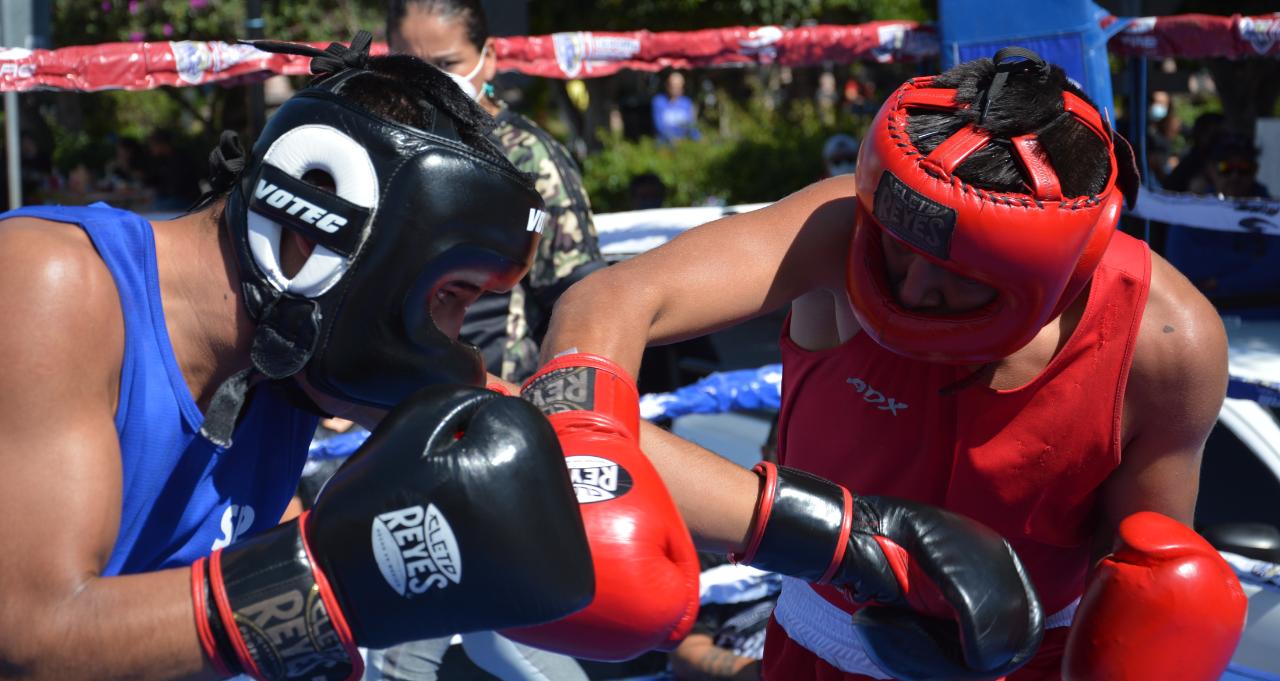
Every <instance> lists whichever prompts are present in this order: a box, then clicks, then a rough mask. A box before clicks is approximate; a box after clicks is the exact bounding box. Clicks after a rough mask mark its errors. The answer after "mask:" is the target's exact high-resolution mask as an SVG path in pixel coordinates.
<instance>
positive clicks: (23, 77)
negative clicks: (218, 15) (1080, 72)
mask: <svg viewBox="0 0 1280 681" xmlns="http://www.w3.org/2000/svg"><path fill="white" fill-rule="evenodd" d="M1117 22H1122V23H1123V26H1124V27H1123V29H1122V30H1119V31H1118V32H1117V33H1116V35H1115V36H1113V37H1112V38H1111V41H1110V42H1109V43H1108V47H1109V48H1110V50H1111V51H1112V52H1115V53H1116V54H1120V55H1123V56H1128V57H1148V58H1163V57H1226V58H1229V59H1242V58H1245V57H1258V56H1268V57H1276V56H1280V13H1276V14H1270V15H1260V16H1241V15H1238V14H1237V15H1232V16H1212V15H1207V14H1184V15H1176V16H1167V17H1136V18H1120V17H1113V16H1112V17H1106V18H1105V19H1103V20H1102V22H1101V23H1102V25H1103V26H1104V27H1107V28H1109V29H1114V28H1116V26H1115V24H1116V23H1117ZM494 42H495V51H496V53H497V56H498V68H499V70H502V71H515V72H519V73H524V74H526V75H531V76H538V77H543V78H560V79H565V78H596V77H600V76H607V75H611V74H614V73H617V72H618V71H621V70H624V69H631V70H640V71H658V70H661V69H664V68H682V69H687V68H706V67H727V66H745V65H751V64H778V65H782V66H819V65H822V64H829V63H841V64H847V63H851V62H854V61H875V62H880V63H891V62H902V61H916V60H920V59H924V58H928V57H933V56H936V55H937V54H938V36H937V33H936V31H935V30H934V28H933V27H932V26H929V25H922V24H918V23H917V22H913V21H873V22H868V23H865V24H853V25H842V26H836V25H819V26H800V27H793V28H789V27H783V26H754V27H746V26H737V27H729V28H716V29H705V30H699V31H661V32H650V31H630V32H600V31H577V32H568V33H555V34H551V35H540V36H514V37H505V38H495V39H494ZM323 46H324V45H323V44H317V47H323ZM386 50H387V47H386V44H385V43H378V44H375V45H374V49H373V53H374V54H384V53H385V52H386ZM309 63H310V60H309V59H308V58H305V57H298V56H294V55H276V54H268V53H264V52H261V51H259V50H256V49H254V48H252V47H249V46H247V45H240V44H234V43H225V42H213V41H173V42H140V43H104V44H101V45H85V46H74V47H62V48H58V49H54V50H27V49H20V48H3V49H0V92H26V91H30V90H37V89H52V90H67V91H80V92H89V91H95V90H108V89H125V90H149V89H152V88H155V87H159V86H164V85H168V86H174V87H184V86H190V85H207V84H210V83H224V84H235V83H237V82H239V81H240V80H241V79H244V78H246V77H248V78H253V79H258V78H261V77H262V75H263V74H264V73H268V74H284V75H303V74H306V73H307V72H308V65H309Z"/></svg>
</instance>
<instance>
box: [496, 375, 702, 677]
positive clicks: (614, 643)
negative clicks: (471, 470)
mask: <svg viewBox="0 0 1280 681" xmlns="http://www.w3.org/2000/svg"><path fill="white" fill-rule="evenodd" d="M522 395H523V397H525V399H528V400H529V401H531V402H533V403H534V404H535V405H537V406H538V407H539V408H540V409H542V411H543V413H544V414H547V418H548V419H549V420H550V421H551V425H552V426H553V427H554V428H555V430H556V434H557V435H559V437H560V446H561V448H562V449H563V450H564V455H565V463H566V464H567V465H568V467H569V473H570V478H571V480H572V481H573V487H574V491H575V492H576V493H577V495H578V504H579V507H580V509H581V510H582V521H583V525H584V526H585V527H586V529H587V539H588V542H589V544H590V546H591V557H592V560H593V562H594V563H595V574H596V596H595V600H593V601H592V602H591V605H590V606H588V607H587V609H586V610H582V611H580V612H577V613H575V614H573V615H570V616H569V617H566V618H564V619H561V620H557V621H555V622H552V623H550V624H544V625H540V626H536V627H527V628H523V629H515V630H507V631H504V632H503V634H504V635H506V636H508V637H510V638H512V639H514V640H517V641H520V642H522V643H526V644H529V645H532V646H536V647H538V648H544V649H547V650H554V651H556V652H561V653H566V654H569V655H572V656H574V657H582V658H587V659H595V660H626V659H631V658H633V657H636V656H638V655H640V654H642V653H644V652H647V651H649V650H653V649H655V648H656V649H662V650H670V649H672V648H674V647H675V646H676V645H677V644H679V642H680V641H681V640H682V639H684V637H685V636H687V635H688V633H689V630H690V629H691V628H692V627H693V624H694V620H695V619H696V617H697V614H698V574H699V570H698V556H697V553H696V552H695V550H694V548H693V540H692V539H691V538H690V536H689V530H688V529H687V528H686V527H685V524H684V520H683V519H681V517H680V513H679V512H678V511H677V510H676V505H675V502H674V501H673V500H672V499H671V496H670V495H669V494H668V492H667V488H666V486H665V485H663V484H662V479H661V478H660V477H658V471H657V470H655V469H654V467H653V464H651V463H649V460H648V459H647V458H646V457H645V455H644V453H643V452H641V451H640V438H639V432H640V405H639V396H638V394H637V392H636V386H635V382H634V381H632V380H631V379H630V377H628V376H627V374H626V372H625V371H623V369H622V368H621V367H619V366H618V365H616V364H614V363H613V362H611V361H609V360H607V359H605V358H603V357H598V356H595V355H584V354H574V355H566V356H562V357H558V358H556V359H554V360H552V361H551V362H550V363H548V364H547V365H546V366H544V367H543V368H542V369H541V370H540V371H539V372H538V373H537V374H535V375H534V376H533V377H531V378H530V379H529V380H528V381H527V382H526V383H525V385H524V388H523V390H522Z"/></svg>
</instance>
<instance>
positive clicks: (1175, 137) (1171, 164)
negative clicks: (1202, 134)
mask: <svg viewBox="0 0 1280 681" xmlns="http://www.w3.org/2000/svg"><path fill="white" fill-rule="evenodd" d="M1172 103H1173V98H1172V97H1171V96H1170V95H1169V93H1168V92H1165V91H1163V90H1156V91H1155V92H1152V93H1151V104H1150V105H1149V106H1148V107H1147V170H1148V171H1149V172H1150V173H1151V176H1152V177H1154V178H1155V180H1156V182H1157V183H1158V184H1159V185H1160V186H1162V187H1163V186H1164V184H1165V181H1166V180H1167V179H1168V177H1169V173H1170V171H1172V170H1173V169H1174V168H1175V167H1176V166H1177V165H1178V155H1177V152H1178V145H1179V144H1181V143H1182V120H1181V119H1180V118H1178V114H1176V113H1174V111H1173V109H1172V107H1171V104H1172Z"/></svg>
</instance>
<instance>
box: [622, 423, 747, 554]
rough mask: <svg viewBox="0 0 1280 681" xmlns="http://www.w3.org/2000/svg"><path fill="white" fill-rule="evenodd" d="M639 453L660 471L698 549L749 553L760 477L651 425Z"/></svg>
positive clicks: (642, 432)
mask: <svg viewBox="0 0 1280 681" xmlns="http://www.w3.org/2000/svg"><path fill="white" fill-rule="evenodd" d="M640 449H641V450H643V451H644V453H645V456H647V457H649V460H650V461H652V462H653V467H654V468H656V469H658V475H659V476H660V477H661V478H662V482H663V484H665V485H666V486H667V491H669V492H671V498H672V499H675V502H676V508H678V509H679V510H680V515H681V516H682V517H683V518H684V521H685V524H686V525H688V527H689V533H690V534H692V535H693V541H694V544H695V545H697V547H698V548H699V549H701V550H703V551H714V552H716V553H726V554H727V553H741V552H743V551H744V550H745V549H746V546H747V535H748V533H749V532H750V531H751V518H752V515H753V514H754V513H755V507H756V497H757V496H758V495H759V493H760V478H759V477H758V476H757V475H756V474H755V473H752V472H751V471H749V470H747V469H746V468H743V467H742V466H739V465H738V464H736V463H734V462H732V461H730V460H728V459H726V458H723V457H721V456H719V455H717V454H715V453H713V452H710V451H708V450H706V449H703V448H702V447H699V446H698V445H695V444H693V443H692V442H689V441H688V440H685V439H683V438H680V437H678V436H675V435H672V434H671V433H669V432H667V431H665V430H663V429H661V428H659V427H657V426H655V425H653V424H652V423H649V422H647V421H644V422H641V424H640Z"/></svg>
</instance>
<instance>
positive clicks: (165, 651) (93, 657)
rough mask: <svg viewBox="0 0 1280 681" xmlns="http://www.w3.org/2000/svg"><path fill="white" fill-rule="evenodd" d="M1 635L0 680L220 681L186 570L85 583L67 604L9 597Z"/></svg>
mask: <svg viewBox="0 0 1280 681" xmlns="http://www.w3.org/2000/svg"><path fill="white" fill-rule="evenodd" d="M4 601H5V608H4V609H6V610H10V609H11V608H12V610H11V612H10V614H13V613H14V611H16V610H18V609H28V608H29V610H26V611H27V612H29V613H30V617H28V618H23V617H8V616H6V617H4V622H3V625H0V626H2V627H3V628H4V629H7V631H0V641H3V643H0V651H2V652H0V677H3V678H17V679H32V680H45V679H48V680H50V681H53V680H58V681H62V680H65V679H130V680H131V681H153V680H154V681H159V680H161V679H214V678H218V677H217V676H216V675H215V674H214V672H213V670H212V668H211V667H209V666H208V664H207V663H206V661H205V658H204V654H203V653H202V652H201V649H200V643H199V639H198V638H197V634H196V627H195V615H194V613H193V611H192V607H193V606H192V601H191V578H190V570H189V569H188V568H175V569H172V570H165V571H162V572H155V573H149V574H141V575H131V576H125V577H102V578H91V579H87V580H86V581H85V582H84V584H83V585H82V586H81V587H80V588H79V589H77V590H75V591H74V593H71V594H67V595H66V596H65V597H62V598H54V597H52V596H51V595H44V598H43V599H42V598H40V596H38V595H36V594H32V593H31V592H30V591H27V592H26V593H15V592H13V591H9V592H7V593H6V595H5V597H4Z"/></svg>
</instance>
